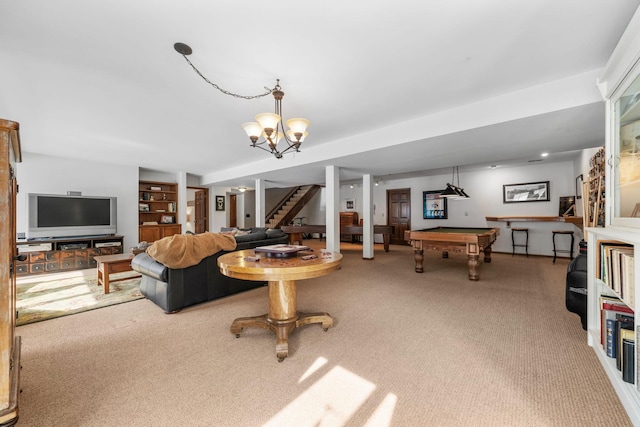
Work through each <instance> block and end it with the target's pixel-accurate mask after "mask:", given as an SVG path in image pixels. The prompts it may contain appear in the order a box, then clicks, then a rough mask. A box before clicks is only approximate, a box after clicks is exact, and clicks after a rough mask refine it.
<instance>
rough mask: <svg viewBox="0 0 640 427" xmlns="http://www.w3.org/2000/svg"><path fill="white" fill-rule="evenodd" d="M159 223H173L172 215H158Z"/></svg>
mask: <svg viewBox="0 0 640 427" xmlns="http://www.w3.org/2000/svg"><path fill="white" fill-rule="evenodd" d="M160 224H173V215H162V216H161V217H160Z"/></svg>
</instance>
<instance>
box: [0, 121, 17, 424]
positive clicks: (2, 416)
mask: <svg viewBox="0 0 640 427" xmlns="http://www.w3.org/2000/svg"><path fill="white" fill-rule="evenodd" d="M19 128H20V126H19V125H18V123H16V122H12V121H9V120H4V119H0V183H1V185H0V257H2V261H1V262H0V316H2V317H1V320H0V425H1V426H3V427H4V426H13V425H14V424H16V423H17V422H18V390H19V389H20V385H19V382H20V337H19V336H16V335H15V332H16V275H15V267H16V266H15V261H16V258H17V256H18V250H17V248H16V193H17V189H18V184H17V183H16V176H15V163H17V162H20V161H21V160H22V153H21V151H20V135H19Z"/></svg>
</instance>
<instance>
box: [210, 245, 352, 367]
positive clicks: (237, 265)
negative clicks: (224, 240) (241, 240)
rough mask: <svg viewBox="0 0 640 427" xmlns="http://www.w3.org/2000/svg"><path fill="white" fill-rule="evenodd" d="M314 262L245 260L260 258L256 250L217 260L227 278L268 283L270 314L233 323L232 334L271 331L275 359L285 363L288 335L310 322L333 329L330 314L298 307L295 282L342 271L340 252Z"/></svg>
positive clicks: (298, 257)
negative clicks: (306, 311) (301, 309)
mask: <svg viewBox="0 0 640 427" xmlns="http://www.w3.org/2000/svg"><path fill="white" fill-rule="evenodd" d="M316 255H317V256H318V257H317V258H315V259H310V260H304V259H302V256H301V255H298V256H295V257H291V258H268V257H267V256H266V255H265V254H260V255H259V256H260V260H259V261H257V262H256V261H249V260H247V259H246V257H248V256H250V257H255V256H258V255H256V253H255V252H254V250H253V249H246V250H243V251H237V252H230V253H228V254H225V255H222V256H221V257H219V258H218V267H220V271H221V272H222V274H224V275H225V276H229V277H233V278H236V279H243V280H256V281H263V280H266V281H268V282H269V312H268V313H267V314H263V315H260V316H253V317H240V318H237V319H235V320H234V321H233V323H232V324H231V333H232V334H235V335H236V337H239V336H240V333H241V332H242V329H243V328H245V327H257V328H263V329H269V330H271V331H273V332H275V334H276V357H277V358H278V361H279V362H282V361H283V360H284V358H285V357H287V355H288V354H289V334H290V333H291V331H293V330H294V329H296V328H299V327H301V326H304V325H308V324H310V323H322V328H323V329H324V330H325V331H326V330H327V329H328V328H330V327H331V326H333V318H332V317H331V316H330V315H329V313H324V312H322V313H302V312H299V311H298V310H297V307H296V299H297V298H296V295H297V289H296V280H303V279H311V278H314V277H320V276H324V275H327V274H329V273H331V272H332V271H336V270H338V269H340V262H341V261H342V255H341V254H340V253H339V252H324V253H317V254H316Z"/></svg>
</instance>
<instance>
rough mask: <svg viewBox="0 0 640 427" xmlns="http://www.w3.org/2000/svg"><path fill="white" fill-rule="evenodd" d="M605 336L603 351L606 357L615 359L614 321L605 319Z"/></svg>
mask: <svg viewBox="0 0 640 427" xmlns="http://www.w3.org/2000/svg"><path fill="white" fill-rule="evenodd" d="M606 336H607V340H606V342H605V346H604V350H605V352H606V353H607V356H609V357H612V358H614V359H615V358H616V347H617V345H616V344H617V342H616V319H607V323H606Z"/></svg>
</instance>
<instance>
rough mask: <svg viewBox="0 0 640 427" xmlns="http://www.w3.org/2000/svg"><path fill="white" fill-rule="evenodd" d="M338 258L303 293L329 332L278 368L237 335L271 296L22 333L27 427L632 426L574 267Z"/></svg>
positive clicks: (270, 340) (144, 303)
mask: <svg viewBox="0 0 640 427" xmlns="http://www.w3.org/2000/svg"><path fill="white" fill-rule="evenodd" d="M316 242H317V241H312V242H309V243H311V244H316ZM305 244H307V241H305ZM320 245H322V243H320ZM342 253H343V255H344V259H343V263H342V269H341V270H339V271H337V272H334V273H332V274H330V275H328V276H326V277H320V278H316V279H309V280H304V281H302V282H301V283H300V284H299V286H298V292H297V295H298V308H299V309H300V310H303V311H324V310H326V311H328V312H329V313H330V314H331V315H332V316H333V318H334V321H335V323H334V326H333V327H332V328H330V329H329V330H328V331H327V332H324V331H323V330H322V328H321V327H320V326H318V325H309V326H305V327H303V328H301V329H299V330H296V331H294V332H293V334H292V336H291V338H290V340H289V350H290V351H289V357H288V358H287V359H285V360H284V361H283V362H282V363H278V361H277V359H276V356H275V336H274V334H273V333H271V332H270V331H267V330H262V329H256V328H249V329H247V330H245V331H244V332H243V333H242V336H241V337H240V338H235V336H234V334H232V333H230V331H229V326H230V324H231V322H232V321H233V319H234V318H236V317H241V316H250V315H256V314H261V313H264V312H266V311H267V295H268V293H267V288H266V287H261V288H258V289H254V290H251V291H248V292H243V293H241V294H237V295H232V296H230V297H227V298H222V299H219V300H215V301H210V302H207V303H204V304H199V305H196V306H193V307H189V308H187V309H184V310H182V311H181V312H179V313H176V314H170V315H168V314H164V312H163V311H162V310H161V309H160V308H158V307H157V306H155V305H154V304H153V303H152V302H150V301H148V300H139V301H134V302H131V303H128V304H121V305H118V306H113V307H106V308H104V309H100V310H92V311H89V312H86V313H80V314H77V315H74V316H66V317H62V318H58V319H53V320H50V321H46V322H38V323H34V324H29V325H25V326H20V327H19V328H17V330H16V333H17V335H20V336H21V337H22V360H21V365H22V367H23V369H22V371H21V388H22V393H21V394H20V422H19V425H20V426H22V427H35V426H38V427H46V426H70V427H93V426H100V427H101V426H134V427H135V426H175V425H180V426H187V427H190V426H198V427H199V426H203V427H204V426H216V427H226V426H230V427H231V426H233V427H254V426H255V427H259V426H277V427H287V426H291V427H306V426H309V427H311V426H320V425H321V426H357V427H373V426H376V427H377V426H382V427H388V426H394V427H397V426H401V427H405V426H409V427H413V426H421V427H422V426H492V427H493V426H527V427H528V426H543V427H544V426H549V427H551V426H553V427H556V426H557V427H566V426H576V427H585V426H605V425H606V426H620V427H622V426H629V425H631V424H630V422H629V419H628V418H627V416H626V414H625V412H624V409H623V408H622V406H621V404H620V401H619V400H618V398H617V396H616V394H615V392H614V390H613V388H612V386H611V383H610V382H609V380H608V378H607V377H606V375H605V373H604V371H603V369H602V366H601V365H600V363H599V361H598V359H597V357H596V355H595V353H594V352H593V350H592V349H591V348H590V347H589V346H588V345H587V338H586V332H585V331H584V330H582V327H581V325H580V319H579V317H578V316H577V315H575V314H573V313H569V312H568V311H567V310H566V309H565V307H564V283H565V276H566V267H567V264H568V262H567V260H566V259H562V260H559V261H558V262H557V263H556V264H555V265H554V264H552V261H551V259H550V258H546V257H529V258H526V257H523V256H515V257H511V255H510V254H509V255H506V254H494V257H493V262H491V263H490V264H485V263H482V264H481V266H480V280H479V281H477V282H472V281H469V280H468V279H467V266H466V259H465V256H463V255H459V254H453V255H451V256H450V258H449V259H442V258H440V254H439V253H436V252H427V254H426V256H425V272H424V273H423V274H417V273H415V272H414V269H413V267H414V261H413V253H412V250H411V248H408V247H400V246H394V245H392V246H391V252H388V253H385V252H384V251H382V250H381V248H377V249H376V253H375V259H374V260H363V259H362V252H361V249H359V248H358V247H357V246H355V247H354V248H353V249H350V248H348V247H347V245H343V250H342Z"/></svg>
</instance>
